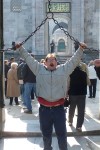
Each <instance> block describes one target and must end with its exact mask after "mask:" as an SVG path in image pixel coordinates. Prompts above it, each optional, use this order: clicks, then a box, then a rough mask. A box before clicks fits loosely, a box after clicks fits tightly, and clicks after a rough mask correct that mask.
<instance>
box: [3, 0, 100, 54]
mask: <svg viewBox="0 0 100 150" xmlns="http://www.w3.org/2000/svg"><path fill="white" fill-rule="evenodd" d="M48 9H49V12H48V13H47V15H46V18H45V19H44V20H43V21H42V22H41V24H40V25H39V26H38V27H37V28H36V29H35V31H33V32H32V33H31V34H30V35H29V36H28V37H27V38H26V39H25V40H24V41H22V42H21V45H23V44H24V43H26V42H27V41H28V40H29V39H30V38H31V37H32V36H33V35H34V34H35V33H36V32H37V31H38V30H39V29H40V28H41V26H42V25H44V24H45V23H46V21H47V20H48V19H52V20H53V21H54V23H55V24H56V25H58V27H59V28H60V29H61V30H62V31H63V32H64V33H65V34H66V36H67V37H69V38H70V39H71V40H72V41H74V42H75V43H77V44H79V45H80V42H79V41H78V40H77V39H75V38H74V37H73V36H72V35H70V34H69V32H68V31H66V30H65V29H64V27H63V26H61V25H60V24H59V22H58V21H57V20H56V19H55V18H54V13H53V12H51V0H48ZM14 49H15V47H11V48H7V49H6V50H0V52H5V51H9V50H14ZM86 49H87V50H90V51H99V50H96V49H93V48H88V47H87V48H86Z"/></svg>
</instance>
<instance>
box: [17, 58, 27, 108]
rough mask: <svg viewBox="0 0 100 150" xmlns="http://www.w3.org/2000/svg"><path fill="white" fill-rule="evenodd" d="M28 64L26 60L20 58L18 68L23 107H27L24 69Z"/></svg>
mask: <svg viewBox="0 0 100 150" xmlns="http://www.w3.org/2000/svg"><path fill="white" fill-rule="evenodd" d="M25 64H26V63H25V62H24V60H23V59H22V58H20V63H19V65H18V68H17V77H18V80H19V85H20V94H21V100H22V105H23V107H25V105H26V104H25V100H24V81H23V76H24V75H23V74H24V72H23V67H24V65H25Z"/></svg>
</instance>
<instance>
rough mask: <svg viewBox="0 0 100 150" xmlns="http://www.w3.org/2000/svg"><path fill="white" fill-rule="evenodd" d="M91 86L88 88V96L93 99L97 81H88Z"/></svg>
mask: <svg viewBox="0 0 100 150" xmlns="http://www.w3.org/2000/svg"><path fill="white" fill-rule="evenodd" d="M90 82H91V85H90V86H89V96H90V97H91V98H92V97H93V98H95V96H96V86H97V79H90Z"/></svg>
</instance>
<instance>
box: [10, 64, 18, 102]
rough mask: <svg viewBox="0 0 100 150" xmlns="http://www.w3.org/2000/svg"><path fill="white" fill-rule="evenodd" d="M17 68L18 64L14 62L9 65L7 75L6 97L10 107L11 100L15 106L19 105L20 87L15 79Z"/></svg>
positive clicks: (16, 78)
mask: <svg viewBox="0 0 100 150" xmlns="http://www.w3.org/2000/svg"><path fill="white" fill-rule="evenodd" d="M17 66H18V63H16V62H13V63H11V68H10V69H9V71H8V73H7V96H8V97H9V98H10V103H9V105H12V103H13V99H14V100H15V104H16V105H19V102H18V97H19V96H20V86H19V80H18V77H17Z"/></svg>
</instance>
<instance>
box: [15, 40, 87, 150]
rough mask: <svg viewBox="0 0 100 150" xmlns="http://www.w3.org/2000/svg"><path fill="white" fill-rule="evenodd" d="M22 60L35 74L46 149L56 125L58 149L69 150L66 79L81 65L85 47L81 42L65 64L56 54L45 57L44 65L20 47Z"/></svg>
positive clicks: (48, 147)
mask: <svg viewBox="0 0 100 150" xmlns="http://www.w3.org/2000/svg"><path fill="white" fill-rule="evenodd" d="M16 48H19V52H20V55H21V57H23V58H24V60H25V61H26V63H27V65H28V66H29V67H30V69H31V70H32V72H33V73H34V74H35V75H36V84H37V97H38V102H39V103H40V108H39V121H40V129H41V131H42V135H43V142H44V150H52V132H53V126H54V128H55V132H56V135H57V139H58V144H59V149H61V150H68V149H67V131H66V117H65V111H64V98H65V96H66V90H67V89H66V88H67V80H66V79H67V78H68V77H69V75H70V74H71V73H72V72H73V70H74V68H75V67H76V66H77V65H78V63H79V62H80V59H81V57H82V55H83V49H84V48H86V44H84V43H80V48H79V50H77V52H76V53H75V54H74V56H73V57H72V58H71V59H70V60H69V61H66V62H65V63H64V64H61V65H57V58H56V56H55V54H54V53H52V54H48V55H47V56H46V58H45V65H44V64H41V63H39V62H38V61H37V60H36V59H34V58H32V57H31V56H30V55H29V54H28V52H27V51H26V50H25V49H24V48H23V47H22V46H21V45H20V44H17V45H16Z"/></svg>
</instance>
